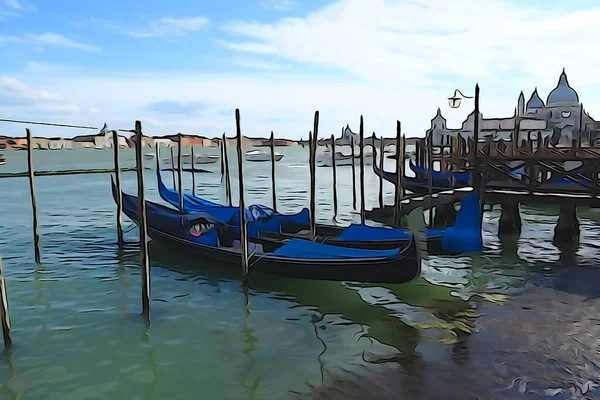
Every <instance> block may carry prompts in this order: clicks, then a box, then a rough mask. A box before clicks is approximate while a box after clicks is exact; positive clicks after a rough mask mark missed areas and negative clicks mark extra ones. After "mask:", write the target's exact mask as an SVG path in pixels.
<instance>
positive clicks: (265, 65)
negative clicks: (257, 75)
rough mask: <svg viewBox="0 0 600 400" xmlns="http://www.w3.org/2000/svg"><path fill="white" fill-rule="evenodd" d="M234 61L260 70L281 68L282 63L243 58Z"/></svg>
mask: <svg viewBox="0 0 600 400" xmlns="http://www.w3.org/2000/svg"><path fill="white" fill-rule="evenodd" d="M233 63H234V64H235V65H239V66H240V67H244V68H250V69H258V70H278V69H281V65H280V64H277V63H272V62H268V61H262V60H253V59H242V60H235V61H234V62H233Z"/></svg>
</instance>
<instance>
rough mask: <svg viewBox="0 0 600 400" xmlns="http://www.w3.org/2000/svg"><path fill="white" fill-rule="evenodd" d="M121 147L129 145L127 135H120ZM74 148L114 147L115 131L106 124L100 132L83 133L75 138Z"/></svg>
mask: <svg viewBox="0 0 600 400" xmlns="http://www.w3.org/2000/svg"><path fill="white" fill-rule="evenodd" d="M118 140H119V148H127V147H129V143H128V141H127V138H126V137H125V136H121V135H118ZM72 147H73V148H77V149H90V148H93V149H107V148H112V147H113V131H112V130H109V129H108V128H107V126H106V124H104V127H103V128H102V130H101V131H100V133H98V134H96V135H82V136H75V137H74V138H73V144H72Z"/></svg>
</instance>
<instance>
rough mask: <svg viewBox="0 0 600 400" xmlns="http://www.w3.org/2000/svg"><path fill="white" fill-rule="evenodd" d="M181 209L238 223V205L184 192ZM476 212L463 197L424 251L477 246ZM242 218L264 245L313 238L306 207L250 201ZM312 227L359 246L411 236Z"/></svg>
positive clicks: (383, 245) (324, 237)
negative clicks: (292, 209)
mask: <svg viewBox="0 0 600 400" xmlns="http://www.w3.org/2000/svg"><path fill="white" fill-rule="evenodd" d="M157 179H158V192H159V195H160V196H161V198H162V199H163V200H164V201H166V202H167V203H169V204H171V205H172V206H174V207H179V193H178V192H177V191H175V190H172V189H168V188H167V187H166V186H165V185H164V183H163V181H162V177H161V176H160V174H157ZM471 197H473V196H471ZM475 198H476V197H475ZM183 209H184V210H185V211H186V212H190V213H196V212H206V213H209V214H211V215H213V216H215V217H216V218H217V219H218V220H220V221H221V222H223V223H227V224H231V225H234V226H239V208H238V207H228V206H223V205H221V204H218V203H214V202H211V201H208V200H205V199H202V198H200V197H197V196H193V195H191V194H188V193H184V195H183ZM478 215H479V212H478V208H477V205H476V200H474V199H469V198H467V199H465V200H463V207H462V208H461V210H460V211H459V213H458V215H457V218H456V224H455V225H454V226H452V227H447V228H443V229H428V230H426V231H425V240H426V243H427V247H428V251H429V252H430V253H435V254H457V253H461V252H465V250H464V249H465V248H468V249H472V248H478V247H477V246H478V245H477V243H480V242H477V243H475V242H474V239H472V238H471V236H473V237H477V236H476V233H477V229H478V227H479V226H478V225H476V224H474V223H472V221H474V220H476V218H477V217H478ZM246 217H247V218H246V219H247V220H248V221H253V222H255V223H256V228H257V231H258V234H259V235H258V236H256V238H255V240H256V241H257V242H260V243H262V244H263V246H264V247H265V248H272V247H273V246H275V247H277V246H279V243H280V242H282V241H286V240H290V239H305V240H312V239H313V238H311V237H310V235H309V229H310V213H309V210H308V209H307V208H304V209H303V210H302V211H300V212H299V213H297V214H280V213H278V212H276V211H275V210H273V209H271V208H269V207H267V206H265V205H262V204H254V205H251V206H249V207H248V211H247V212H246ZM237 229H239V228H237ZM315 229H316V237H315V238H314V241H316V242H319V243H327V244H332V245H336V246H342V247H352V248H361V249H391V248H396V247H401V246H403V245H404V244H405V243H406V242H407V241H408V240H411V238H412V234H411V233H410V232H409V231H407V230H406V229H401V228H390V227H376V226H367V225H362V224H352V225H350V226H349V227H341V226H330V225H320V224H316V226H315ZM449 236H455V237H456V236H458V237H463V238H467V241H468V242H469V246H467V247H465V246H464V245H456V243H455V242H454V241H452V240H451V239H449ZM473 243H475V244H473ZM469 251H470V250H469Z"/></svg>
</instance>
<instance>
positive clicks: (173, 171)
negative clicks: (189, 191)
mask: <svg viewBox="0 0 600 400" xmlns="http://www.w3.org/2000/svg"><path fill="white" fill-rule="evenodd" d="M171 174H172V175H173V189H175V190H177V184H176V182H175V156H174V155H173V146H171Z"/></svg>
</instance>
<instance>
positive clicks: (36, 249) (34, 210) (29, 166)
mask: <svg viewBox="0 0 600 400" xmlns="http://www.w3.org/2000/svg"><path fill="white" fill-rule="evenodd" d="M25 132H26V133H27V170H28V172H29V193H30V195H31V211H32V213H33V251H34V254H35V262H36V263H38V264H39V263H40V258H41V256H40V231H39V226H38V217H37V201H36V200H35V184H34V180H33V176H34V170H33V143H32V142H33V141H32V140H31V131H30V130H29V129H25Z"/></svg>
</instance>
